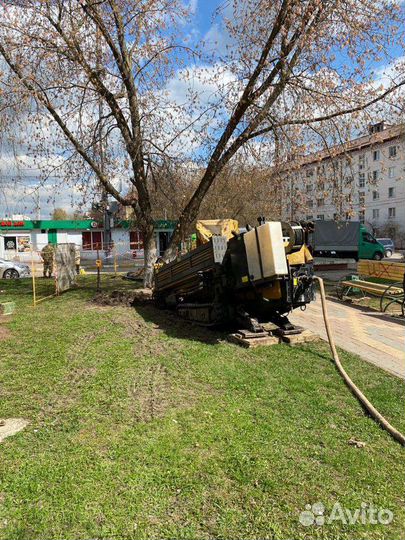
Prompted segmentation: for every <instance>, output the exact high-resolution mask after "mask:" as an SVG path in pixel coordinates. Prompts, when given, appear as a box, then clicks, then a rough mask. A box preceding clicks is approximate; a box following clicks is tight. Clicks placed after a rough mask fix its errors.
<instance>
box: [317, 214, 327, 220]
mask: <svg viewBox="0 0 405 540" xmlns="http://www.w3.org/2000/svg"><path fill="white" fill-rule="evenodd" d="M316 219H319V220H321V221H323V220H324V219H325V216H324V214H318V215H317V216H316Z"/></svg>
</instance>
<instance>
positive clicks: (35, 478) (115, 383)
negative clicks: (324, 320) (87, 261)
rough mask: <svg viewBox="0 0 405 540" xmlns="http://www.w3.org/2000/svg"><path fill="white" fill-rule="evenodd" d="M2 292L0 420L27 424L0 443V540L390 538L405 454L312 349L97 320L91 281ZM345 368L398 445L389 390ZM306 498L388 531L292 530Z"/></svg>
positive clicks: (113, 313) (379, 375) (396, 402)
mask: <svg viewBox="0 0 405 540" xmlns="http://www.w3.org/2000/svg"><path fill="white" fill-rule="evenodd" d="M103 284H104V287H106V288H110V289H112V288H117V287H119V288H124V287H133V286H134V285H133V284H132V283H130V282H124V281H122V280H121V279H115V280H114V279H110V278H108V277H106V276H103ZM0 288H1V289H2V291H3V292H1V293H0V301H1V302H4V301H6V300H14V301H15V303H16V310H15V313H14V315H13V316H12V317H11V318H10V319H9V321H8V322H6V323H5V324H4V323H3V324H2V327H3V332H2V336H3V339H2V340H1V341H0V351H1V361H0V418H1V417H2V418H12V417H13V418H15V417H22V418H26V419H27V420H29V425H28V426H27V428H26V429H25V430H23V431H21V432H20V433H18V434H16V435H14V436H13V437H10V438H8V439H6V440H5V441H4V442H3V443H1V444H0V452H1V459H0V538H4V539H7V540H11V539H21V540H23V539H24V540H26V539H30V540H32V539H69V540H70V539H89V538H100V539H101V538H102V539H115V538H128V539H129V538H131V539H132V538H134V539H140V538H142V539H143V538H145V539H146V538H156V539H161V538H173V539H174V538H190V539H194V538H197V539H200V538H218V539H242V538H243V539H255V538H257V539H264V538H275V539H287V538H288V539H292V538H294V539H301V538H302V539H304V538H306V539H307V538H327V539H328V540H330V539H346V538H347V539H353V540H355V539H358V538H367V539H371V538H386V539H390V540H391V539H399V538H403V537H404V533H403V531H404V527H403V524H404V521H405V510H404V477H405V459H404V457H405V449H404V448H402V447H401V446H400V445H399V444H398V443H396V442H395V441H393V440H392V439H391V438H390V437H389V436H388V435H387V434H386V433H385V432H384V431H382V430H381V429H380V428H379V427H378V426H377V425H376V424H375V423H374V422H373V421H372V420H371V419H369V418H368V417H367V416H365V414H364V413H363V411H362V409H361V407H360V405H359V404H358V402H357V401H356V400H355V399H354V397H353V396H352V395H351V394H350V392H349V391H348V390H347V388H346V387H345V385H344V383H343V382H342V380H341V379H340V377H339V376H338V374H337V372H336V371H335V368H334V366H333V364H332V363H331V360H330V356H329V352H328V348H327V347H326V345H323V344H322V345H315V346H314V345H311V346H309V345H306V346H303V347H298V348H289V347H287V346H286V345H277V346H273V347H260V348H257V349H254V350H245V349H242V348H239V347H238V346H236V345H231V344H229V343H227V342H226V341H225V340H224V338H225V336H224V334H221V333H217V332H214V331H206V330H203V329H199V328H195V327H194V326H191V325H189V324H188V323H182V322H181V321H179V320H178V319H176V318H175V317H174V316H173V315H171V314H166V313H164V312H159V311H157V310H156V309H154V308H153V307H151V306H143V307H141V306H140V307H138V308H136V309H135V308H127V307H122V306H120V307H111V306H98V305H97V304H95V303H93V302H91V299H92V297H93V296H94V288H95V278H94V277H93V276H87V277H82V278H80V287H79V288H78V289H76V290H72V291H69V292H67V293H65V294H63V295H62V296H60V297H58V298H54V299H50V300H47V301H44V302H43V303H41V304H40V305H39V306H37V307H36V308H35V309H34V308H32V307H31V306H30V301H31V298H30V296H29V294H28V293H29V290H30V284H29V282H28V281H25V282H23V281H21V282H1V286H0ZM4 326H5V327H6V328H7V329H8V331H7V332H6V331H5V330H4ZM342 361H343V363H344V365H345V367H346V368H347V370H348V372H349V374H351V376H352V377H353V379H354V381H355V382H356V383H357V384H358V385H359V386H360V388H362V390H363V391H364V392H365V393H366V394H367V396H368V397H369V398H370V399H371V401H372V402H373V403H374V404H375V405H376V406H377V407H378V408H379V409H380V411H381V412H382V413H383V414H385V415H386V416H387V418H388V419H389V420H390V421H391V422H392V423H393V424H394V425H395V426H396V427H397V428H398V429H401V430H402V431H405V418H404V414H403V407H404V397H405V387H404V384H403V382H402V381H400V380H399V379H397V378H395V377H393V376H390V375H388V374H387V373H385V372H383V371H381V370H379V369H378V368H376V367H374V366H372V365H370V364H368V363H365V362H364V361H361V360H360V359H358V358H356V357H355V356H353V355H350V354H346V353H342ZM351 437H355V438H357V439H359V440H361V441H364V442H365V443H366V446H365V447H364V448H356V447H353V446H349V445H348V441H349V439H350V438H351ZM316 502H322V503H323V504H324V506H325V508H326V515H328V514H329V513H330V511H331V510H332V507H333V505H334V504H335V503H336V502H339V503H340V504H341V505H342V506H343V507H345V508H347V509H349V510H350V511H352V512H354V511H355V510H356V509H358V508H360V507H361V504H362V503H367V504H372V505H374V506H376V507H379V508H387V509H389V510H391V511H392V512H393V513H394V519H393V521H392V523H390V524H389V525H382V524H376V525H372V524H362V523H361V522H358V523H357V524H355V525H349V524H344V523H342V520H336V521H333V522H332V523H326V524H324V525H323V526H316V525H313V526H309V527H305V526H303V525H301V524H300V522H299V515H300V512H301V511H303V510H305V506H306V505H307V504H313V503H316Z"/></svg>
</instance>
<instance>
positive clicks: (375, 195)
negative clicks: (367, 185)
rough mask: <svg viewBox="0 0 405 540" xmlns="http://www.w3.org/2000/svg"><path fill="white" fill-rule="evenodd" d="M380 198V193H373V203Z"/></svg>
mask: <svg viewBox="0 0 405 540" xmlns="http://www.w3.org/2000/svg"><path fill="white" fill-rule="evenodd" d="M379 198H380V194H379V193H378V191H373V201H376V200H377V199H379Z"/></svg>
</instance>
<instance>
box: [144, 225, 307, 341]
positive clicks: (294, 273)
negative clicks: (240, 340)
mask: <svg viewBox="0 0 405 540" xmlns="http://www.w3.org/2000/svg"><path fill="white" fill-rule="evenodd" d="M214 221H215V220H212V221H209V222H208V221H207V222H200V223H197V231H199V232H200V233H201V231H206V230H210V225H211V229H213V227H212V224H213V223H214ZM220 221H221V220H217V222H220ZM222 221H226V220H222ZM201 224H202V225H201ZM206 224H208V225H207V226H205V225H206ZM231 224H232V227H233V229H232V230H230V227H229V222H228V224H227V225H228V226H227V228H225V229H226V233H225V235H222V234H209V233H208V234H205V235H203V241H205V243H202V244H201V245H199V246H198V247H196V248H195V249H193V250H191V251H190V252H189V253H186V254H184V255H182V256H180V257H179V258H178V259H177V260H175V261H172V262H170V263H167V264H163V265H160V266H159V265H157V267H156V270H155V288H154V297H155V299H156V301H157V303H158V305H160V306H161V307H164V308H171V309H174V310H176V311H177V313H178V314H179V315H180V316H182V317H183V318H185V319H188V320H191V321H195V322H197V323H199V324H202V325H206V326H219V325H228V326H229V325H232V326H237V327H238V328H244V329H247V330H248V331H250V332H262V331H263V327H262V324H263V323H268V322H271V323H273V324H275V325H277V327H278V329H279V332H280V333H281V334H282V333H299V332H300V331H301V329H299V328H296V327H294V326H293V325H292V324H291V323H290V322H289V320H288V317H287V314H288V313H289V312H290V311H292V310H293V309H295V308H297V307H301V308H304V307H305V306H306V304H308V303H309V302H311V300H313V299H314V287H313V259H312V255H311V253H310V251H309V249H308V247H307V245H306V241H307V236H308V232H310V230H311V224H307V223H296V224H289V223H283V222H279V221H265V220H264V218H261V219H260V220H259V225H258V226H257V227H249V226H247V227H246V229H245V230H243V231H240V230H239V229H238V227H237V222H235V221H231ZM217 229H218V227H217ZM214 230H215V227H214ZM219 232H220V231H219ZM200 241H201V235H200Z"/></svg>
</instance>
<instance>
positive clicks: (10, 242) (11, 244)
mask: <svg viewBox="0 0 405 540" xmlns="http://www.w3.org/2000/svg"><path fill="white" fill-rule="evenodd" d="M4 249H6V250H8V251H11V250H13V251H14V250H17V237H16V236H5V237H4Z"/></svg>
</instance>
